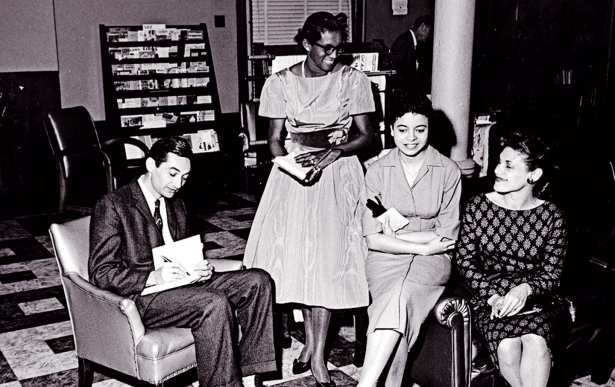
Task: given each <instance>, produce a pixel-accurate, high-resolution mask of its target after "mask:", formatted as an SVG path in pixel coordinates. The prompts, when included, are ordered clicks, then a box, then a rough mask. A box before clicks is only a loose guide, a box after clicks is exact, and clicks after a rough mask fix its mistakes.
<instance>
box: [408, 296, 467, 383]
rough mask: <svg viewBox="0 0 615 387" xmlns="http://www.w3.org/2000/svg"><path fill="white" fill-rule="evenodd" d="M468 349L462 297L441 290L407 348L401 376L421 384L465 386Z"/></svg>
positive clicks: (464, 307)
mask: <svg viewBox="0 0 615 387" xmlns="http://www.w3.org/2000/svg"><path fill="white" fill-rule="evenodd" d="M471 352H472V337H471V313H470V308H469V306H468V304H467V303H466V301H465V300H464V299H462V298H460V297H457V296H452V295H450V294H448V293H446V292H445V293H444V294H443V295H442V297H440V299H439V300H438V302H437V303H436V305H435V306H434V308H433V310H432V313H431V315H430V316H429V317H428V318H427V321H425V323H424V324H423V327H422V328H421V335H420V336H419V339H418V340H417V342H416V344H415V345H414V347H413V348H412V350H411V351H410V356H409V357H408V365H407V369H406V375H405V379H408V378H409V379H411V380H412V381H414V382H416V383H417V384H418V385H420V386H421V387H467V386H469V385H470V372H471V361H472V354H471ZM404 385H410V384H406V383H404Z"/></svg>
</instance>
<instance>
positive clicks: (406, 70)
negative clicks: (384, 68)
mask: <svg viewBox="0 0 615 387" xmlns="http://www.w3.org/2000/svg"><path fill="white" fill-rule="evenodd" d="M433 22H434V19H433V16H432V15H423V16H419V17H418V18H416V20H415V21H414V24H413V25H412V28H411V29H409V30H408V31H406V32H404V33H403V34H401V35H399V36H398V37H397V39H395V42H394V43H393V46H391V59H392V68H393V69H394V70H395V71H396V73H397V76H396V77H395V79H394V80H393V88H396V89H404V90H408V91H413V92H416V91H418V92H422V93H425V94H430V90H431V62H432V58H431V57H432V55H433V54H432V52H433V50H432V43H431V37H432V33H433Z"/></svg>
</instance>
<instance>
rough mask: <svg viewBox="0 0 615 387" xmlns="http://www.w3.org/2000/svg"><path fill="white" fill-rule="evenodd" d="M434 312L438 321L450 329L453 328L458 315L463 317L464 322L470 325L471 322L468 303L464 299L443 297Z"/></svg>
mask: <svg viewBox="0 0 615 387" xmlns="http://www.w3.org/2000/svg"><path fill="white" fill-rule="evenodd" d="M432 312H433V314H434V316H435V317H436V321H438V322H439V323H440V324H441V325H443V326H445V327H448V328H453V325H452V324H453V319H454V317H455V314H456V313H458V314H460V315H461V317H462V318H463V321H464V322H466V323H469V321H470V308H469V307H468V303H467V302H466V300H464V299H463V298H459V297H455V296H446V295H443V296H442V297H440V299H439V300H438V302H437V303H436V305H435V306H434V307H433V309H432Z"/></svg>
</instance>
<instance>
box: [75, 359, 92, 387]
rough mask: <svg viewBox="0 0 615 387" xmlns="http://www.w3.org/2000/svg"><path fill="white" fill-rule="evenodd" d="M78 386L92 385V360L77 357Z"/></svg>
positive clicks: (88, 386)
mask: <svg viewBox="0 0 615 387" xmlns="http://www.w3.org/2000/svg"><path fill="white" fill-rule="evenodd" d="M78 375H79V387H92V382H93V380H94V370H93V369H92V362H91V361H89V360H87V359H84V358H81V357H80V358H79V371H78Z"/></svg>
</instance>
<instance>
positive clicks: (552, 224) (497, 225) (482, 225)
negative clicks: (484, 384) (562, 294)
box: [456, 133, 568, 387]
mask: <svg viewBox="0 0 615 387" xmlns="http://www.w3.org/2000/svg"><path fill="white" fill-rule="evenodd" d="M502 145H503V146H504V150H503V151H502V152H501V153H500V160H499V164H498V165H497V167H496V168H495V176H496V179H495V184H494V186H493V189H494V191H493V192H490V193H488V194H480V195H478V196H475V197H474V198H472V199H471V200H470V202H469V203H468V205H467V208H466V211H465V214H464V217H463V225H462V231H461V236H460V239H459V243H458V246H457V256H456V263H457V266H458V267H459V271H460V274H461V276H462V277H464V278H465V282H466V284H467V285H468V286H469V287H470V288H471V289H472V291H473V296H472V299H471V301H470V302H471V304H472V307H473V309H474V313H475V314H474V316H473V317H474V322H475V323H476V327H477V328H478V330H479V332H480V333H481V334H482V336H483V338H484V339H485V340H486V342H487V344H488V349H489V352H490V355H491V358H492V360H493V362H494V364H495V365H496V366H497V367H498V368H499V370H500V372H501V373H502V375H503V376H504V378H505V379H506V380H507V381H508V383H510V385H511V386H513V387H521V386H523V387H539V386H542V387H544V386H546V385H547V382H548V380H549V373H550V370H551V352H550V350H549V345H550V343H551V342H552V341H553V337H554V334H555V332H556V328H557V324H558V322H559V323H563V322H564V321H566V319H567V318H568V317H567V316H568V311H567V309H566V308H565V305H564V303H563V302H562V300H561V299H560V298H559V297H557V296H555V295H554V293H555V291H556V290H557V288H558V287H559V283H560V276H561V273H562V266H563V260H564V256H565V255H566V249H567V244H568V240H567V230H566V222H565V219H564V216H563V214H562V212H561V211H560V210H559V209H558V208H557V206H555V205H554V204H553V203H551V202H549V201H546V200H542V199H540V197H539V195H540V194H541V193H542V192H543V191H544V189H545V188H546V186H547V185H548V179H549V174H550V172H551V170H552V168H551V166H550V165H549V162H548V150H549V149H548V147H547V146H546V145H545V143H544V142H543V141H542V140H540V139H539V138H537V137H535V136H532V135H527V134H521V133H513V134H511V135H510V136H508V137H506V138H504V140H503V143H502ZM534 302H537V304H536V305H537V307H536V308H533V309H532V308H529V309H530V312H529V313H525V312H523V313H520V311H522V310H524V309H523V308H524V306H526V304H527V306H531V305H532V304H533V303H534Z"/></svg>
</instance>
